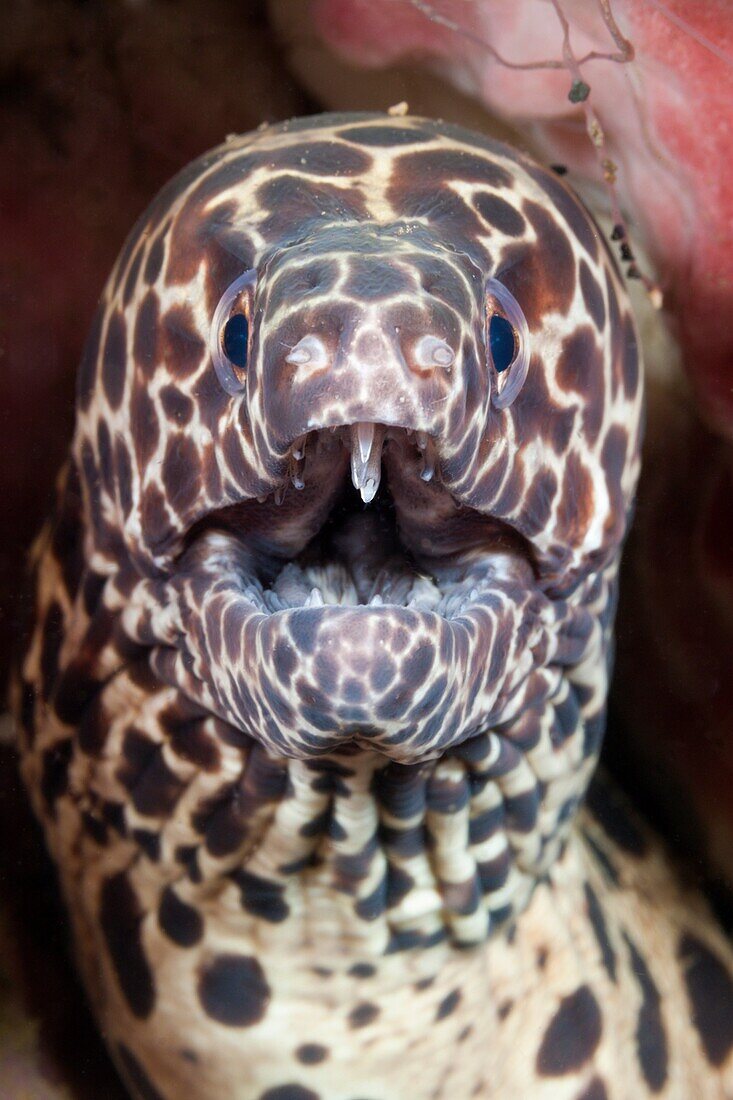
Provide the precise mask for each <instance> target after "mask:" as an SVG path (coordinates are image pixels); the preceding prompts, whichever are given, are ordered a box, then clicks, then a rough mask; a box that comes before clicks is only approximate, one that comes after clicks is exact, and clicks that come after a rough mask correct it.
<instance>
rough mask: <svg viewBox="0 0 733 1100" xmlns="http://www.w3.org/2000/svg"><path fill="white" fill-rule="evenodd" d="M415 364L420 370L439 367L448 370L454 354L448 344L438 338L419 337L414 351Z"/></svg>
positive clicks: (453, 359) (451, 364)
mask: <svg viewBox="0 0 733 1100" xmlns="http://www.w3.org/2000/svg"><path fill="white" fill-rule="evenodd" d="M413 354H414V357H415V364H416V366H417V367H419V368H420V369H422V370H431V369H432V368H434V367H441V368H442V369H443V370H450V368H451V367H452V366H453V363H454V361H455V357H456V354H455V352H454V351H453V348H452V347H451V346H450V344H448V343H446V341H445V340H441V339H440V337H439V336H421V337H420V339H419V340H418V342H417V343H416V345H415V349H414V353H413Z"/></svg>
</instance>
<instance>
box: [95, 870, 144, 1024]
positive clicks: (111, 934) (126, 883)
mask: <svg viewBox="0 0 733 1100" xmlns="http://www.w3.org/2000/svg"><path fill="white" fill-rule="evenodd" d="M143 915H144V914H143V912H142V909H141V908H140V904H139V902H138V899H137V894H136V893H135V890H134V889H133V887H132V885H131V883H130V880H129V878H128V876H127V873H126V872H125V871H120V872H119V874H116V875H113V877H112V878H108V879H105V881H104V883H103V885H102V891H101V899H100V909H99V923H100V927H101V929H102V933H103V935H104V938H105V942H106V944H107V950H108V951H109V956H110V959H111V960H112V965H113V966H114V969H115V973H116V975H117V981H118V982H119V986H120V989H121V990H122V993H123V994H124V996H125V1000H126V1001H127V1003H128V1005H129V1008H130V1011H131V1012H132V1013H133V1015H134V1016H137V1018H138V1019H140V1020H144V1019H146V1017H148V1016H149V1015H150V1013H151V1012H152V1011H153V1006H154V1004H155V981H154V978H153V974H152V971H151V969H150V966H149V964H148V960H147V957H146V955H145V950H144V948H143V943H142V934H141V928H140V926H141V923H142V919H143Z"/></svg>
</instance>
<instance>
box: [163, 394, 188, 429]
mask: <svg viewBox="0 0 733 1100" xmlns="http://www.w3.org/2000/svg"><path fill="white" fill-rule="evenodd" d="M160 403H161V405H162V406H163V412H164V413H165V415H166V416H167V417H168V419H169V420H170V421H171V422H172V423H173V424H178V425H180V426H181V427H183V426H184V425H186V424H188V423H189V421H190V420H191V417H192V416H193V409H194V405H193V401H192V400H191V398H190V397H189V396H188V395H187V394H185V393H183V392H182V391H181V390H179V389H178V387H177V386H163V389H162V390H161V391H160Z"/></svg>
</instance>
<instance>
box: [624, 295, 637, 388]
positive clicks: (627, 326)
mask: <svg viewBox="0 0 733 1100" xmlns="http://www.w3.org/2000/svg"><path fill="white" fill-rule="evenodd" d="M622 373H623V381H624V391H625V393H626V396H627V398H628V399H629V401H631V399H632V398H633V397H635V396H636V391H637V389H638V387H639V349H638V346H637V341H636V332H635V331H634V322H633V320H632V319H631V315H630V314H627V315H626V317H625V318H624V326H623V366H622Z"/></svg>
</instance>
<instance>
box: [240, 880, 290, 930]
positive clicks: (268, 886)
mask: <svg viewBox="0 0 733 1100" xmlns="http://www.w3.org/2000/svg"><path fill="white" fill-rule="evenodd" d="M231 878H232V881H233V882H236V884H237V886H238V887H239V896H240V904H241V906H242V908H243V909H244V910H246V912H248V913H251V914H252V916H254V917H259V918H260V919H261V920H266V921H270V922H271V923H272V924H279V923H280V921H284V920H285V919H286V918H287V917H288V916H289V915H290V908H289V906H288V904H287V902H286V901H285V898H284V897H283V893H284V890H285V888H284V886H283V885H282V884H281V883H279V882H272V881H271V880H270V879H266V878H262V877H261V876H260V875H253V874H252V873H251V872H249V871H244V870H242V869H241V868H240V869H238V870H236V871H232V874H231Z"/></svg>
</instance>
